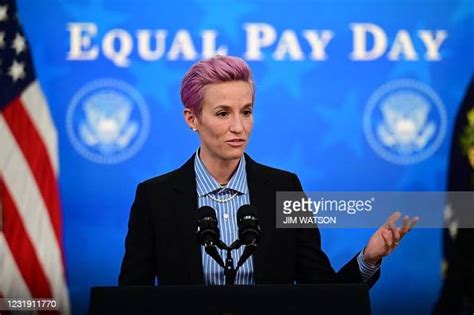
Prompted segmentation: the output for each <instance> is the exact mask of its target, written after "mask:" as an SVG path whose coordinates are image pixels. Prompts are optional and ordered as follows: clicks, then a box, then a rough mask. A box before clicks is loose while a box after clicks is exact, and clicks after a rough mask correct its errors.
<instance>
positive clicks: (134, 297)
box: [89, 284, 370, 315]
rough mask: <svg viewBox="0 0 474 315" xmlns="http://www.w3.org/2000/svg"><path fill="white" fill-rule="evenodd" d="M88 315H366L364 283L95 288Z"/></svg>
mask: <svg viewBox="0 0 474 315" xmlns="http://www.w3.org/2000/svg"><path fill="white" fill-rule="evenodd" d="M89 314H90V315H100V314H193V315H194V314H199V315H201V314H202V315H204V314H206V315H224V314H225V315H251V314H252V315H253V314H271V315H286V314H292V315H293V314H318V315H322V314H331V315H334V314H344V315H347V314H362V315H365V314H367V315H369V314H370V302H369V294H368V288H367V286H366V285H364V284H317V285H255V286H240V285H236V286H157V287H146V286H129V287H93V288H92V289H91V298H90V305H89Z"/></svg>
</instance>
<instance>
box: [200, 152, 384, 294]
mask: <svg viewBox="0 0 474 315" xmlns="http://www.w3.org/2000/svg"><path fill="white" fill-rule="evenodd" d="M195 156H196V158H195V159H194V171H195V173H196V189H197V195H198V207H199V208H200V207H203V206H210V207H211V208H213V209H214V210H216V216H217V220H218V223H219V230H220V236H221V240H222V241H223V242H224V243H226V244H227V245H230V244H232V243H233V242H234V241H235V240H236V239H237V238H238V226H237V210H239V208H240V207H241V206H243V205H248V204H250V194H249V189H248V185H247V172H246V170H245V158H244V157H243V156H242V157H241V158H240V162H239V166H238V167H237V170H236V171H235V173H234V175H232V178H231V179H230V181H229V182H228V183H227V185H225V186H224V187H223V186H221V185H220V184H219V183H218V182H217V181H216V180H215V179H214V177H212V175H211V174H210V173H209V171H208V170H207V169H206V167H205V166H204V164H203V163H202V161H201V159H200V158H199V150H198V151H197V152H196V155H195ZM210 195H212V197H214V199H219V200H227V199H230V200H228V201H226V202H217V201H215V200H214V199H213V198H212V197H209V196H210ZM234 195H235V197H233V198H231V197H232V196H234ZM243 250H244V246H242V247H240V248H239V249H238V250H234V251H232V258H233V259H234V266H235V265H236V264H237V261H238V260H239V258H240V256H241V255H242V252H243ZM218 251H219V254H220V255H221V257H222V260H224V261H225V259H226V256H227V252H226V251H224V250H220V249H219V250H218ZM201 252H202V266H203V271H204V282H205V284H207V285H224V284H225V277H224V270H223V268H222V267H220V266H219V265H218V264H217V263H216V262H215V261H214V259H213V258H212V257H211V256H209V255H208V254H207V253H206V251H205V250H204V247H202V248H201ZM357 262H358V264H359V270H360V272H361V276H362V280H363V281H364V282H366V281H368V280H369V279H370V277H372V276H373V275H374V274H375V273H376V272H377V270H378V269H379V268H380V264H379V265H370V264H367V263H366V262H365V260H364V256H363V251H361V252H360V253H359V255H358V256H357ZM235 284H240V285H250V284H255V279H254V274H253V259H252V257H249V259H247V261H246V262H245V263H244V264H243V265H242V267H240V268H239V270H238V272H237V275H236V278H235Z"/></svg>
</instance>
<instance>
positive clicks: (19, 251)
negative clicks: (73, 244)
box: [2, 185, 52, 298]
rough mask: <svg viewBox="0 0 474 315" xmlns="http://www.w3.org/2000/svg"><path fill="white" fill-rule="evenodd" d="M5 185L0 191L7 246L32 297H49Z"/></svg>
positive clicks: (32, 249) (44, 281)
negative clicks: (1, 191) (0, 193)
mask: <svg viewBox="0 0 474 315" xmlns="http://www.w3.org/2000/svg"><path fill="white" fill-rule="evenodd" d="M7 186H8V185H5V187H4V189H3V193H2V195H3V198H2V201H3V212H4V215H5V221H4V223H5V226H4V229H3V232H4V236H5V239H6V241H7V243H8V244H9V246H11V247H12V248H14V249H15V251H14V252H13V257H14V259H15V261H16V264H17V266H18V269H19V270H20V273H21V275H22V277H23V279H24V281H25V283H26V284H27V286H28V288H29V289H30V292H31V294H32V295H33V296H34V297H44V298H50V297H52V295H51V289H50V287H49V285H48V281H47V279H46V276H45V274H44V272H43V269H42V267H41V264H40V262H39V261H38V257H37V256H36V253H35V250H34V248H33V245H32V243H31V241H30V238H29V236H28V234H27V233H26V231H25V227H24V225H23V222H21V218H20V217H19V215H18V210H17V208H16V206H15V204H14V202H13V200H12V199H11V195H10V192H9V191H8V188H7ZM2 281H3V279H2ZM11 297H15V298H16V297H19V296H11Z"/></svg>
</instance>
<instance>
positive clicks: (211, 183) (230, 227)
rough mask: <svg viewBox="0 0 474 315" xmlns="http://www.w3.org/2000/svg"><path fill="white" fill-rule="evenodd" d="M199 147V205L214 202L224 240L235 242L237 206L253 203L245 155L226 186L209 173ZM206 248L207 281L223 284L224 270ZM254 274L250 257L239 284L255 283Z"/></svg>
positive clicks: (241, 270) (234, 255)
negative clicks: (207, 252)
mask: <svg viewBox="0 0 474 315" xmlns="http://www.w3.org/2000/svg"><path fill="white" fill-rule="evenodd" d="M198 153H199V151H198V152H196V158H195V159H194V171H195V172H196V188H197V195H198V207H202V206H210V207H211V208H213V209H214V210H216V215H217V220H218V222H219V230H220V233H221V234H220V235H221V240H222V241H223V242H224V243H226V244H227V245H230V244H232V243H233V242H234V241H235V240H236V239H237V238H238V237H239V235H238V227H237V210H239V208H240V207H241V206H243V205H249V204H250V195H249V188H248V186H247V172H246V171H245V158H244V157H243V156H242V157H241V158H240V162H239V166H238V167H237V170H236V171H235V173H234V175H233V176H232V178H231V179H230V181H229V182H228V183H227V185H226V186H225V187H222V186H221V185H220V184H219V183H218V182H217V181H216V180H215V179H214V178H213V177H212V175H211V174H209V172H208V170H207V169H206V167H205V166H204V164H203V163H202V161H201V159H200V158H199V154H198ZM209 195H212V196H213V197H214V198H215V199H219V200H226V199H230V198H231V197H232V196H234V195H235V197H234V198H232V199H230V200H229V201H227V202H217V201H215V200H213V199H212V198H211V197H209ZM243 250H244V246H241V247H240V248H239V249H237V250H233V251H232V258H233V259H234V266H235V265H237V262H238V261H239V258H240V256H241V255H242V252H243ZM201 252H202V266H203V271H204V282H205V284H207V285H223V284H225V278H224V270H223V269H222V267H220V266H219V265H218V264H217V263H216V262H215V261H214V259H213V258H212V257H211V256H209V255H207V254H206V251H205V250H204V247H202V248H201ZM219 254H220V255H221V257H222V260H224V261H225V259H226V256H227V252H226V251H224V250H219ZM254 283H255V280H254V276H253V259H252V257H249V259H247V261H246V262H245V263H244V264H243V265H242V267H240V268H239V270H238V271H237V275H236V277H235V284H241V285H249V284H254Z"/></svg>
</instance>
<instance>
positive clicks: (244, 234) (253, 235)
mask: <svg viewBox="0 0 474 315" xmlns="http://www.w3.org/2000/svg"><path fill="white" fill-rule="evenodd" d="M237 226H238V227H239V241H240V242H241V244H244V245H246V246H245V249H244V252H243V253H242V256H240V259H239V262H238V263H237V268H236V270H238V269H239V268H240V267H241V266H242V265H243V264H244V262H245V261H246V260H247V259H248V258H249V257H250V256H251V255H252V254H253V253H254V252H255V251H256V250H257V245H258V242H259V241H260V238H261V237H262V230H261V229H260V226H259V224H258V214H257V208H256V207H255V206H251V205H243V206H242V207H240V208H239V210H238V211H237Z"/></svg>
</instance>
